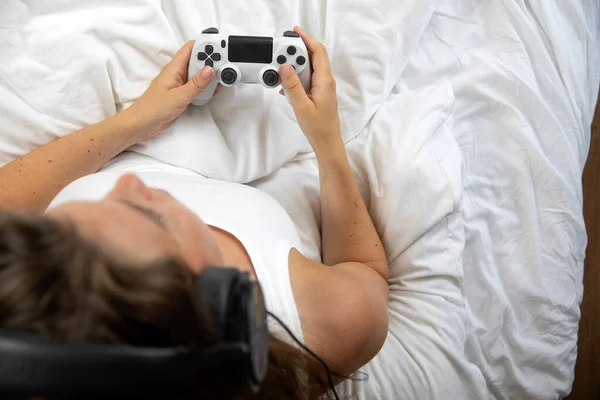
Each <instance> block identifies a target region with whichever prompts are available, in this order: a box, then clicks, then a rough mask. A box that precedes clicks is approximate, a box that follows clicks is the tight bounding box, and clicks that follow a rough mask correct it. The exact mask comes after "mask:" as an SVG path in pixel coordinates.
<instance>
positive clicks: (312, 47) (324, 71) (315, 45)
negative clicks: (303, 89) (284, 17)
mask: <svg viewBox="0 0 600 400" xmlns="http://www.w3.org/2000/svg"><path fill="white" fill-rule="evenodd" d="M294 31H295V32H296V33H297V34H298V35H300V37H301V38H302V40H303V41H304V44H306V48H307V49H308V51H310V52H311V55H310V56H311V57H310V59H311V65H312V67H313V80H315V83H317V84H318V83H319V82H320V81H322V80H323V79H324V78H329V77H333V73H332V72H331V64H330V62H329V54H327V49H326V48H325V46H324V45H323V44H322V43H321V42H319V41H318V40H316V39H315V38H313V37H311V36H310V35H309V34H308V33H306V32H304V31H303V30H302V28H300V27H299V26H295V27H294Z"/></svg>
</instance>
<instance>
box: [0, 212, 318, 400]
mask: <svg viewBox="0 0 600 400" xmlns="http://www.w3.org/2000/svg"><path fill="white" fill-rule="evenodd" d="M195 280H196V277H195V275H194V274H193V272H192V271H191V270H190V269H189V268H187V267H186V266H185V265H184V264H182V262H180V261H179V260H176V259H165V260H158V261H156V262H153V263H149V264H143V265H132V264H131V263H126V262H123V261H120V260H119V259H118V257H116V256H115V255H112V254H108V253H107V252H106V251H104V250H102V249H101V248H100V247H99V246H97V245H95V244H93V243H91V242H89V241H88V240H86V239H85V238H83V237H82V236H81V235H79V234H78V233H77V231H76V229H75V228H74V227H73V226H68V225H67V224H64V223H59V222H57V221H55V220H52V219H50V218H48V217H45V216H42V215H35V214H18V213H12V212H6V211H0V329H1V330H5V331H13V332H15V331H16V332H29V333H37V334H41V335H45V336H53V337H62V338H72V339H80V340H89V341H96V342H105V343H127V344H130V345H137V346H154V347H171V346H179V345H183V346H188V347H190V348H194V349H201V348H204V347H206V346H210V345H211V344H213V343H215V342H217V341H218V337H217V334H216V332H215V330H214V328H213V326H211V323H210V320H209V318H208V317H207V313H206V310H205V309H204V306H203V304H202V300H201V298H200V293H198V290H197V287H196V283H195ZM309 366H310V367H309ZM314 366H315V363H314V362H313V361H312V360H311V359H309V358H307V357H306V356H305V354H304V353H303V352H302V351H300V350H299V349H297V348H295V347H292V346H290V345H289V344H287V343H285V342H283V341H282V340H280V339H278V338H277V337H275V336H274V335H271V347H270V350H269V367H268V372H267V376H266V378H265V380H264V381H263V383H262V385H261V389H260V392H259V393H258V394H251V393H250V392H248V391H245V390H241V391H240V390H236V391H233V389H232V388H231V384H230V382H228V379H227V376H228V371H227V370H220V371H217V370H214V371H210V372H208V373H207V374H205V375H203V376H200V377H198V390H197V393H186V394H184V397H185V398H200V397H204V398H206V397H209V398H212V396H211V395H213V396H214V397H218V398H223V399H227V398H230V399H305V398H307V393H311V394H312V396H311V397H318V396H319V395H322V394H323V393H326V392H327V391H328V386H327V384H326V381H325V380H324V379H323V376H322V373H321V372H320V370H319V369H318V367H316V368H315V367H314Z"/></svg>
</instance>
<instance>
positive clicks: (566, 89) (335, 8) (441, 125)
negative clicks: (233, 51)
mask: <svg viewBox="0 0 600 400" xmlns="http://www.w3.org/2000/svg"><path fill="white" fill-rule="evenodd" d="M198 4H200V5H202V6H204V7H206V10H209V11H206V12H202V13H198V11H197V10H198V8H196V7H197V6H198ZM324 4H326V5H327V6H324ZM251 6H254V7H251ZM345 6H348V7H345ZM352 6H353V7H356V9H357V10H358V12H356V11H354V12H353V11H352V7H350V5H349V4H348V3H347V2H342V1H331V2H327V3H322V2H319V1H316V0H315V1H302V0H297V1H292V0H289V1H284V2H282V1H268V0H252V1H247V2H239V1H217V0H214V1H213V0H210V1H209V0H207V1H205V2H201V3H193V2H188V1H181V2H176V3H175V2H169V1H163V2H162V3H161V2H159V1H157V0H131V1H127V2H123V1H86V2H79V1H75V0H53V1H47V2H42V3H35V4H34V3H24V2H21V1H17V0H8V1H6V2H3V3H2V4H0V35H1V37H2V40H0V55H1V56H2V57H3V60H5V62H4V63H2V64H0V135H1V137H2V141H1V142H0V165H2V164H4V163H6V162H8V161H10V160H11V159H14V158H16V157H18V156H20V155H23V154H25V153H27V152H28V151H30V150H32V149H33V148H35V147H37V146H39V145H41V144H44V143H47V142H48V141H50V140H52V139H53V138H56V137H58V136H61V135H64V134H67V133H69V132H71V131H73V130H75V129H77V128H79V127H82V126H85V125H87V124H89V123H92V122H95V121H97V120H99V119H101V118H105V117H107V116H109V115H110V114H112V113H114V112H115V111H117V110H119V109H121V108H122V107H125V106H126V105H127V104H129V102H131V101H132V100H133V99H135V98H136V97H137V96H138V95H139V94H140V93H141V91H142V90H143V89H144V88H145V87H146V86H147V84H148V83H149V80H150V79H151V78H152V77H153V76H154V74H155V73H157V72H158V70H159V69H160V66H161V65H162V64H164V63H165V62H166V61H167V60H168V58H169V56H170V55H172V54H173V52H174V51H175V50H176V48H177V46H178V45H179V44H181V42H182V41H183V40H184V39H189V38H193V37H194V36H195V34H196V33H197V31H198V30H199V29H201V28H203V27H204V26H207V25H219V26H220V27H222V28H223V27H224V29H228V30H230V31H232V30H233V29H236V28H237V29H240V32H241V31H242V28H243V31H244V32H246V33H254V34H259V33H260V34H275V33H276V32H279V31H282V30H284V29H287V27H288V26H289V25H291V24H293V23H300V24H302V25H304V26H307V27H308V28H309V29H310V30H311V31H314V32H316V33H315V36H317V37H318V38H319V39H321V40H324V41H325V43H326V44H327V45H328V46H329V47H330V49H331V53H332V55H333V57H332V63H333V69H334V72H335V73H336V76H337V78H338V83H340V93H339V95H340V105H341V110H340V112H341V116H342V119H343V122H344V134H345V138H346V139H347V140H348V141H349V143H348V150H349V155H350V158H351V162H352V165H353V167H354V169H355V172H356V176H357V179H358V181H359V184H360V187H361V190H362V192H363V195H364V196H365V198H366V200H367V202H368V204H369V209H370V211H371V213H372V215H373V218H374V221H375V223H376V225H377V228H378V230H379V232H380V234H381V235H382V238H383V240H384V244H385V246H386V250H387V252H388V256H389V259H390V268H391V270H390V271H391V277H390V287H391V301H390V307H389V310H390V311H389V315H390V333H389V335H388V339H387V341H386V344H385V345H384V348H383V350H382V351H381V352H380V354H379V355H377V356H376V357H375V359H374V360H372V362H370V363H369V364H368V365H367V366H365V367H364V369H363V371H364V372H366V373H368V374H369V376H370V378H369V380H368V381H367V382H357V383H354V384H351V383H346V384H345V385H344V387H343V388H341V389H342V391H343V392H345V393H350V392H354V393H356V394H357V397H358V398H369V399H375V398H380V399H398V398H419V399H428V398H431V399H437V398H472V399H483V398H502V399H504V398H506V399H508V398H511V399H512V398H519V399H528V398H531V399H553V398H557V397H560V396H562V395H564V394H566V393H567V392H568V391H569V388H570V385H571V383H572V379H573V366H574V360H575V355H576V339H577V336H576V335H577V323H578V319H579V311H578V304H579V301H580V299H581V292H582V287H581V276H582V262H583V252H584V248H585V241H586V238H585V230H584V229H583V219H582V215H581V201H582V199H581V184H580V176H581V170H582V168H583V163H584V161H585V157H586V153H587V147H588V145H589V125H590V122H591V117H592V113H593V109H594V95H595V93H596V90H597V88H598V80H599V74H600V66H599V64H598V62H597V61H598V59H599V57H598V42H597V40H598V38H599V37H600V33H599V32H598V30H599V26H600V23H599V20H598V18H599V17H598V15H599V13H598V4H597V2H596V1H595V0H589V1H588V0H576V1H571V2H554V1H545V0H538V1H523V0H489V1H486V2H485V4H483V2H478V1H476V0H452V1H439V2H436V1H433V0H432V1H426V2H425V1H420V0H419V1H417V0H413V1H405V2H401V3H398V2H392V1H388V0H369V1H355V2H352ZM257 9H259V10H261V12H260V13H258V14H253V15H259V16H261V18H259V19H252V18H246V17H245V16H246V15H250V14H251V13H252V12H253V11H252V10H257ZM361 10H362V12H361ZM232 20H235V21H238V22H239V23H237V24H233V23H232V22H231V21H232ZM352 21H354V22H356V23H357V24H352V23H350V22H352ZM363 22H364V23H363ZM266 31H268V32H266ZM349 38H352V39H353V40H355V41H356V42H358V43H360V44H361V46H362V47H360V48H363V49H364V50H365V51H367V52H368V54H367V55H366V56H364V53H361V51H359V50H360V48H359V47H353V43H354V42H353V40H349ZM67 39H68V40H67ZM378 46H379V47H378ZM57 55H60V57H57ZM377 63H380V64H381V65H379V66H378V64H377ZM405 67H406V68H405ZM380 71H385V72H384V73H381V72H380ZM230 94H231V93H230ZM271 95H273V93H270V94H265V93H264V92H263V91H262V89H261V90H259V91H256V90H254V89H253V88H247V89H246V90H243V91H241V92H240V94H239V95H235V96H234V97H229V98H227V100H230V101H231V103H230V104H231V107H233V108H232V109H227V110H225V111H227V112H232V110H234V109H235V110H237V111H239V112H240V113H243V111H244V110H245V107H246V106H250V105H252V106H255V104H254V103H255V102H253V101H250V100H251V99H254V98H256V99H261V98H262V104H263V106H264V108H263V110H264V111H263V114H261V115H260V118H258V119H256V118H254V119H251V120H252V121H254V122H253V123H252V124H250V125H251V126H250V128H249V133H250V134H249V135H247V136H241V137H240V135H239V132H238V130H239V128H240V127H239V126H238V125H236V124H235V123H234V122H232V123H228V122H227V119H225V118H222V117H218V115H220V114H219V113H220V112H223V110H224V109H222V108H219V107H229V106H228V105H227V102H224V100H220V101H221V102H220V103H215V104H214V105H211V107H212V109H208V108H206V109H203V110H202V109H197V108H196V109H190V111H189V112H188V113H186V115H185V116H184V117H183V118H182V119H181V121H179V123H178V124H176V126H175V128H176V129H174V130H172V131H171V132H168V133H167V134H166V135H163V137H162V138H161V139H160V140H158V141H156V142H155V143H145V144H142V145H140V146H138V147H137V148H136V150H137V151H140V152H143V153H145V154H149V155H152V156H154V157H157V158H160V159H163V160H164V161H167V162H170V163H174V164H178V165H181V166H184V167H189V168H191V169H194V170H196V171H199V172H203V173H205V174H206V175H210V176H213V177H221V178H225V179H233V180H239V181H248V180H252V179H256V178H258V177H262V176H265V175H267V174H269V173H271V174H270V175H268V176H266V177H264V178H262V179H260V180H259V181H256V182H254V183H253V184H254V185H255V186H257V187H259V188H261V189H263V190H265V191H267V192H269V193H271V194H272V195H273V196H274V197H276V198H277V199H278V200H279V201H280V202H281V203H282V204H283V205H284V207H286V209H287V210H288V212H289V213H290V215H291V216H292V218H294V220H295V221H296V222H297V226H298V229H299V232H300V235H301V238H302V240H303V244H304V247H305V249H307V251H308V254H307V255H309V256H311V257H312V258H315V259H318V258H319V250H318V243H319V230H318V223H319V219H318V215H319V208H318V198H317V195H318V184H317V182H318V180H317V176H316V165H315V162H314V159H310V155H308V157H309V159H305V160H296V161H292V162H288V163H285V162H286V161H289V160H290V159H291V158H293V157H295V156H297V155H298V154H301V157H300V158H302V157H307V155H306V154H302V153H303V152H304V151H306V143H305V141H304V140H303V138H302V137H301V134H300V133H299V132H298V130H297V127H295V126H294V123H293V116H291V114H290V110H289V107H288V106H287V104H285V100H284V99H283V98H278V97H274V96H271ZM232 96H233V95H232ZM222 99H223V97H222ZM258 103H259V104H260V103H261V102H258ZM244 115H245V114H244ZM253 115H256V114H253ZM213 116H216V117H213ZM238 116H239V117H240V119H239V120H243V118H241V117H242V116H243V115H241V114H240V115H238ZM247 117H249V118H250V116H247ZM210 118H213V121H212V122H211V123H210V124H208V125H201V124H199V121H206V120H208V121H209V122H210ZM264 121H270V124H268V127H267V128H265V126H263V123H264ZM273 127H275V128H276V129H273ZM204 128H206V129H204ZM263 128H264V129H263ZM363 128H364V129H363ZM277 133H280V134H281V135H280V136H277ZM236 135H237V136H236ZM207 138H208V139H210V138H212V139H210V140H207ZM200 151H203V152H204V153H202V154H207V155H208V156H209V158H208V159H207V160H209V161H208V162H206V159H201V158H200V157H199V152H200ZM211 157H213V158H211ZM199 159H200V160H202V162H199V161H198V160H199ZM216 159H218V160H220V162H223V164H219V163H216V162H214V161H211V160H216ZM284 163H285V164H284ZM282 164H283V166H282ZM280 166H282V167H281V168H279V167H280ZM273 171H274V172H273ZM0 189H1V188H0Z"/></svg>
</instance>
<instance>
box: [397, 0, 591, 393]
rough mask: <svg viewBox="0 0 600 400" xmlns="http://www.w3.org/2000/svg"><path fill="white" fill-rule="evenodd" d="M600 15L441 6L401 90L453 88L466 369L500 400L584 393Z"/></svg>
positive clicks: (546, 5)
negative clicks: (577, 373)
mask: <svg viewBox="0 0 600 400" xmlns="http://www.w3.org/2000/svg"><path fill="white" fill-rule="evenodd" d="M599 9H600V3H598V2H597V1H594V0H589V1H588V0H577V1H545V0H537V1H534V0H532V1H517V0H515V1H499V0H489V1H486V2H478V1H472V0H459V1H452V2H447V3H446V4H444V5H442V4H440V5H439V6H438V8H437V9H436V12H434V15H433V17H432V20H431V22H430V25H429V27H428V29H427V30H426V31H425V33H424V36H423V37H422V39H421V42H420V43H419V46H418V48H417V52H416V53H415V54H414V55H413V57H412V59H411V60H410V62H409V65H408V67H407V69H406V70H405V72H404V73H403V77H402V83H401V85H402V88H403V90H404V89H411V90H414V89H416V88H418V87H421V86H423V85H430V84H432V83H434V82H436V81H446V80H451V81H452V82H453V87H454V92H455V97H456V103H455V108H454V115H455V124H454V135H455V137H456V140H457V142H458V144H459V145H460V148H461V152H462V157H463V180H464V193H463V198H462V203H461V210H462V213H463V219H464V229H465V238H466V243H465V249H464V252H463V268H464V294H465V298H466V305H467V312H468V319H467V325H466V326H467V341H466V358H467V359H468V360H469V361H471V362H472V363H474V364H475V365H477V366H478V367H479V368H480V370H481V371H482V373H483V375H484V377H485V380H486V382H487V387H488V388H489V391H490V394H491V396H492V397H494V398H499V399H500V398H501V399H517V398H518V399H555V398H559V397H564V396H565V395H566V394H568V393H569V391H570V388H571V385H572V382H573V378H574V376H573V373H574V365H575V360H576V356H577V330H578V322H579V317H580V314H579V304H580V302H581V298H582V291H583V287H582V276H583V261H584V257H585V247H586V241H587V238H586V233H585V227H584V221H583V215H582V200H583V199H582V188H581V174H582V171H583V167H584V164H585V160H586V158H587V152H588V147H589V139H590V125H591V121H592V118H593V113H594V108H595V104H596V98H597V95H598V82H599V79H600V53H599V40H600V13H599Z"/></svg>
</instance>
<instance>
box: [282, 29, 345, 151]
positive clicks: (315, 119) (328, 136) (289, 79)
mask: <svg viewBox="0 0 600 400" xmlns="http://www.w3.org/2000/svg"><path fill="white" fill-rule="evenodd" d="M294 31H295V32H296V33H297V34H299V35H300V37H301V38H302V40H303V41H304V43H305V44H306V48H307V50H308V53H309V56H310V60H311V63H312V68H313V75H312V87H311V90H310V92H309V93H308V94H307V93H306V92H305V91H304V88H303V87H302V83H301V82H300V78H299V77H298V75H297V74H296V71H295V70H294V68H293V67H292V66H291V65H289V64H284V65H282V66H281V68H280V70H279V73H280V76H281V80H282V82H283V87H284V88H285V90H286V91H287V93H288V96H289V98H290V101H291V103H292V107H293V109H294V113H295V114H296V118H297V119H298V124H299V125H300V128H301V129H302V131H303V132H304V135H306V138H307V139H308V141H309V143H310V145H311V146H312V148H313V150H314V151H315V153H317V154H318V153H319V152H320V151H321V150H323V149H324V148H327V147H329V146H331V145H332V144H333V143H334V142H336V141H339V140H341V127H340V117H339V114H338V108H337V94H336V83H335V79H334V78H333V74H332V72H331V65H330V64H329V56H328V54H327V50H326V49H325V46H323V45H322V44H321V43H319V42H318V41H317V40H316V39H314V38H312V37H310V36H309V35H308V34H307V33H306V32H304V31H303V30H302V29H300V28H299V27H297V26H296V27H295V28H294Z"/></svg>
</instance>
